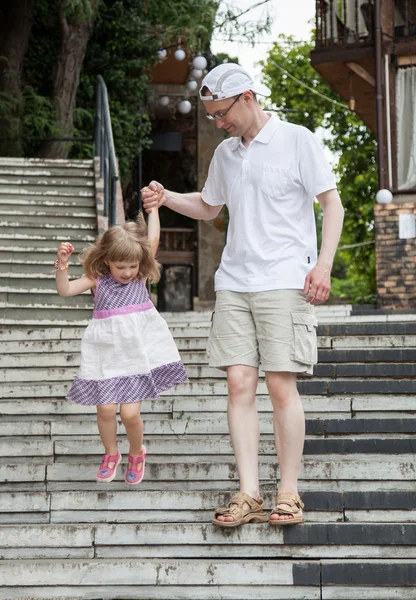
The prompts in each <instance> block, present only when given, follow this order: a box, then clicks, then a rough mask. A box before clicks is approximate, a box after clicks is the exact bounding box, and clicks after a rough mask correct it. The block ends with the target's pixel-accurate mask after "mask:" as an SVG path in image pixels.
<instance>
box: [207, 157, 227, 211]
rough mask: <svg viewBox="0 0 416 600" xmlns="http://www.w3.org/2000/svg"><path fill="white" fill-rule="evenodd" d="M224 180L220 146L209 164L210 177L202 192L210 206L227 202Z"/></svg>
mask: <svg viewBox="0 0 416 600" xmlns="http://www.w3.org/2000/svg"><path fill="white" fill-rule="evenodd" d="M222 180H223V169H222V161H221V158H220V152H219V148H217V149H216V150H215V152H214V156H213V157H212V160H211V163H210V165H209V169H208V177H207V180H206V182H205V185H204V187H203V189H202V192H201V197H202V200H203V201H204V202H206V203H207V204H209V205H210V206H221V205H223V204H225V200H224V197H223V185H222Z"/></svg>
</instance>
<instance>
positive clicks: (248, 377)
mask: <svg viewBox="0 0 416 600" xmlns="http://www.w3.org/2000/svg"><path fill="white" fill-rule="evenodd" d="M257 381H258V370H257V369H256V368H254V367H248V366H245V365H234V366H232V367H228V369H227V383H228V397H229V401H230V402H231V403H234V402H236V403H238V402H241V401H242V400H243V399H244V402H245V403H247V402H253V403H254V402H255V394H256V388H257Z"/></svg>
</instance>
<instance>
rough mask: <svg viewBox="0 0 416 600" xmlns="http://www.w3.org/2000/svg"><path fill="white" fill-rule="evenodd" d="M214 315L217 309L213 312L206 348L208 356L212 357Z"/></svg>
mask: <svg viewBox="0 0 416 600" xmlns="http://www.w3.org/2000/svg"><path fill="white" fill-rule="evenodd" d="M214 315H215V310H214V311H213V312H212V315H211V325H210V327H209V333H208V341H207V349H206V352H205V353H206V355H207V358H211V350H210V340H211V334H212V327H213V325H214Z"/></svg>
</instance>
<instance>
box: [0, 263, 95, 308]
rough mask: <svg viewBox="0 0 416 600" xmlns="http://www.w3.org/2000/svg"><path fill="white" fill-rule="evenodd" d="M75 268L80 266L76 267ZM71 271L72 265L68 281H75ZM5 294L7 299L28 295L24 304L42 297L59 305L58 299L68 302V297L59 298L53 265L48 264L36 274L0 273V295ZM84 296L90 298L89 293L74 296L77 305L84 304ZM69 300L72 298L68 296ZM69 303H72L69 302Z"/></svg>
mask: <svg viewBox="0 0 416 600" xmlns="http://www.w3.org/2000/svg"><path fill="white" fill-rule="evenodd" d="M76 266H77V267H78V266H80V265H76ZM70 270H71V271H72V264H70V265H69V269H68V275H69V278H70V279H75V277H74V276H73V274H72V273H71V272H70ZM1 292H7V293H8V295H9V298H12V297H13V294H16V295H17V294H30V298H29V297H28V298H27V300H26V304H29V302H36V299H37V298H42V297H43V296H47V297H49V296H52V298H53V300H54V301H57V302H58V303H61V302H62V300H60V298H64V300H66V302H68V297H66V298H65V297H63V296H59V295H58V292H57V291H56V275H55V271H54V265H53V262H52V264H49V265H48V267H46V266H43V267H42V268H41V269H38V273H37V274H36V272H35V273H33V272H29V273H16V272H13V273H10V274H7V275H6V274H4V275H2V274H1V273H0V293H1ZM84 295H88V296H91V292H89V291H88V292H83V293H82V294H78V295H77V296H75V298H76V299H77V304H80V305H81V304H82V303H84V302H85V300H84ZM69 298H74V296H69ZM69 302H72V301H71V300H69Z"/></svg>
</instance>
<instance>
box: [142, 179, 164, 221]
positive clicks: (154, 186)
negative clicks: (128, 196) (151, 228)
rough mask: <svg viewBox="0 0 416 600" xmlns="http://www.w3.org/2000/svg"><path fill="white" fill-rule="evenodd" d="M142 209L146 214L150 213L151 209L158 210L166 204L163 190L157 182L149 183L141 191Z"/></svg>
mask: <svg viewBox="0 0 416 600" xmlns="http://www.w3.org/2000/svg"><path fill="white" fill-rule="evenodd" d="M141 193H142V200H143V208H144V210H145V211H146V212H147V213H151V212H152V208H159V206H162V204H166V194H165V188H164V187H163V185H162V184H161V183H159V182H158V181H151V182H150V183H149V185H148V186H147V187H144V188H142V189H141Z"/></svg>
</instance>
